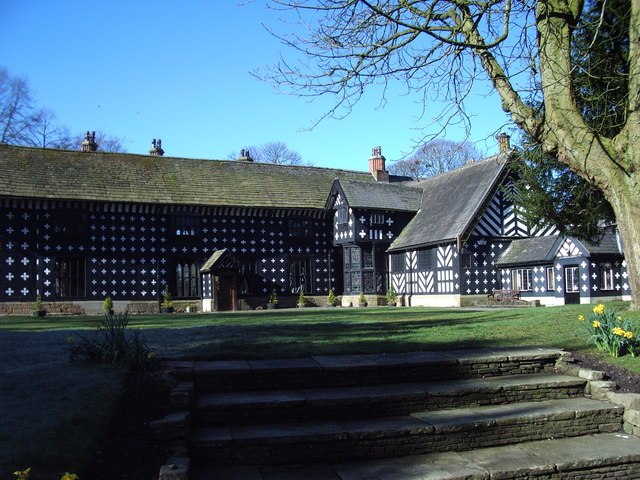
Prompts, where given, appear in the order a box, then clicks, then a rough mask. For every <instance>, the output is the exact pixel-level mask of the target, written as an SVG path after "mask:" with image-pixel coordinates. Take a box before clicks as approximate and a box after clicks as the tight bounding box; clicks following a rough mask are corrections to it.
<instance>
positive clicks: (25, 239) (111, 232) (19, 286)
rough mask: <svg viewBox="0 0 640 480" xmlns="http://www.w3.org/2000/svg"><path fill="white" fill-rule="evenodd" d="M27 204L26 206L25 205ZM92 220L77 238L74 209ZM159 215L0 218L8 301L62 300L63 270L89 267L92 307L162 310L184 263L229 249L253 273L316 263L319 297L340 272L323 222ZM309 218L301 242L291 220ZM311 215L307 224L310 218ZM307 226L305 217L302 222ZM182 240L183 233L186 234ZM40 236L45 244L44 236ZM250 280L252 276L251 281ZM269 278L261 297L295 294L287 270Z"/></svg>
mask: <svg viewBox="0 0 640 480" xmlns="http://www.w3.org/2000/svg"><path fill="white" fill-rule="evenodd" d="M25 203H26V202H25ZM73 207H75V208H76V211H80V212H86V221H87V222H86V231H79V232H75V231H74V232H71V233H70V232H69V231H68V225H67V224H68V221H67V222H66V223H65V220H67V219H66V218H65V213H64V212H66V211H67V210H65V209H68V208H73ZM159 210H160V209H159V208H154V207H145V206H131V205H117V204H113V205H112V204H109V205H107V204H91V203H83V204H78V205H75V204H73V205H67V204H66V203H64V202H51V203H42V204H38V205H35V204H30V205H26V206H14V207H11V206H9V207H7V205H6V203H5V204H3V206H2V210H0V220H3V221H2V222H0V248H1V250H0V298H1V299H4V300H9V299H13V300H23V301H24V300H25V299H28V300H33V299H34V298H35V295H36V294H41V295H43V297H44V298H53V297H55V293H56V290H55V285H56V276H55V275H56V274H55V269H56V261H57V259H60V258H65V259H66V258H73V259H80V260H81V259H84V261H83V265H84V275H85V280H84V287H85V297H84V298H87V299H103V298H104V297H105V296H107V295H109V296H111V297H114V299H117V298H126V299H132V300H136V299H138V300H154V299H157V298H158V297H159V296H160V292H161V291H162V289H163V288H164V286H165V285H166V284H168V283H170V282H171V281H172V280H173V278H175V275H176V272H175V270H174V269H175V265H176V262H177V261H180V262H182V261H189V262H195V263H196V264H197V265H200V264H202V263H203V262H204V260H205V259H206V258H207V257H208V256H210V255H211V253H212V252H213V251H215V250H219V249H222V248H227V249H228V250H229V251H230V252H231V253H232V254H233V255H235V256H237V257H238V258H241V259H243V261H244V262H245V263H246V265H247V266H250V265H253V266H254V267H252V268H254V270H257V269H256V268H255V266H256V265H258V264H260V263H261V261H262V260H265V261H269V262H270V261H271V260H272V259H278V260H280V259H287V261H288V259H289V258H290V257H296V258H308V259H309V261H310V262H311V265H312V268H311V271H309V272H308V273H307V276H308V278H309V279H310V281H311V282H312V284H313V292H314V293H317V294H324V293H326V291H327V290H328V288H329V285H330V282H331V280H330V279H331V277H332V276H333V267H331V264H330V260H329V256H330V252H331V236H330V235H331V233H330V232H331V223H330V222H327V221H326V220H324V219H323V218H322V217H319V216H318V215H317V212H310V213H307V212H305V211H295V212H294V211H272V210H263V209H210V210H207V209H200V208H196V207H194V208H189V207H184V208H175V209H171V208H170V207H166V208H164V209H162V211H159ZM183 214H184V215H191V216H195V217H197V222H196V223H197V224H198V226H197V227H189V228H188V230H189V232H188V233H189V234H188V235H186V234H183V233H184V232H185V231H186V230H187V229H186V228H185V227H184V226H179V227H176V226H174V224H172V222H171V218H172V216H175V215H183ZM293 215H297V216H300V218H304V221H305V222H307V223H305V224H304V225H305V229H304V230H302V233H298V234H297V235H302V236H300V237H297V236H293V235H292V234H291V233H290V225H289V217H291V216H293ZM305 215H306V216H305ZM296 218H298V217H296ZM178 230H180V231H179V232H178ZM36 235H38V236H36ZM247 275H248V273H247ZM252 275H253V276H254V277H259V278H260V283H259V286H258V285H257V281H256V282H254V284H255V285H254V287H255V289H256V290H255V292H254V293H260V292H262V291H263V290H267V291H269V290H270V289H271V288H273V285H274V284H275V285H277V286H278V287H279V288H281V289H282V291H283V292H284V291H287V289H288V284H289V271H288V266H287V264H286V262H285V265H284V266H282V267H280V268H278V269H277V271H272V270H271V269H269V271H268V272H267V273H262V272H258V271H254V272H253V273H252Z"/></svg>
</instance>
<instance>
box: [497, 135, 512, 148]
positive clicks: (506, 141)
mask: <svg viewBox="0 0 640 480" xmlns="http://www.w3.org/2000/svg"><path fill="white" fill-rule="evenodd" d="M510 140H511V137H510V136H509V135H507V134H506V133H504V132H502V133H501V134H500V135H498V144H499V145H500V153H505V152H508V151H509V150H511V142H510Z"/></svg>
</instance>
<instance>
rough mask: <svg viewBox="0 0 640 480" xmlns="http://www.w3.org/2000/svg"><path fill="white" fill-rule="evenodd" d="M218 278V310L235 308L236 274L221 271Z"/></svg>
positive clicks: (223, 310)
mask: <svg viewBox="0 0 640 480" xmlns="http://www.w3.org/2000/svg"><path fill="white" fill-rule="evenodd" d="M219 279H220V280H219V287H218V311H219V312H226V311H229V310H235V309H236V302H237V296H238V287H237V276H236V275H235V274H233V273H222V274H220V276H219Z"/></svg>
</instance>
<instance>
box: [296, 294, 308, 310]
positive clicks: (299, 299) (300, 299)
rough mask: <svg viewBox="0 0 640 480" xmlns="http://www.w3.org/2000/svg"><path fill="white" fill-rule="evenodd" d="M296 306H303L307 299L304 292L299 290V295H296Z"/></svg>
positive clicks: (305, 304)
mask: <svg viewBox="0 0 640 480" xmlns="http://www.w3.org/2000/svg"><path fill="white" fill-rule="evenodd" d="M297 305H298V308H304V307H306V306H307V300H306V299H305V298H304V292H300V295H299V296H298V303H297Z"/></svg>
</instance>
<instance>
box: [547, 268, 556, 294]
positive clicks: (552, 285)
mask: <svg viewBox="0 0 640 480" xmlns="http://www.w3.org/2000/svg"><path fill="white" fill-rule="evenodd" d="M555 289H556V277H555V271H554V270H553V267H547V291H549V292H551V291H553V290H555Z"/></svg>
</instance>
